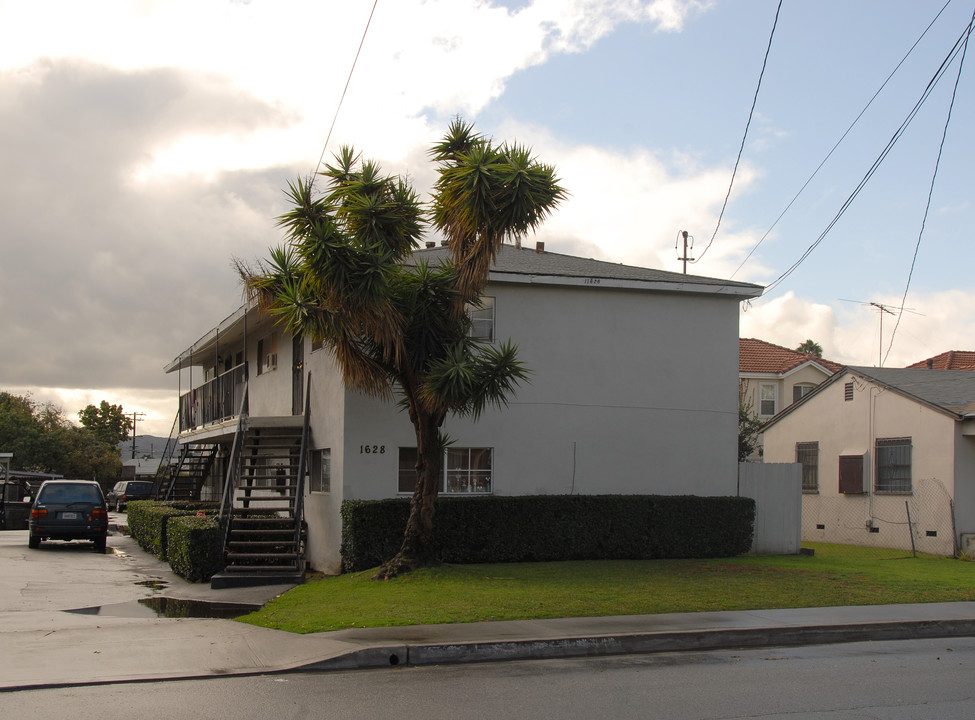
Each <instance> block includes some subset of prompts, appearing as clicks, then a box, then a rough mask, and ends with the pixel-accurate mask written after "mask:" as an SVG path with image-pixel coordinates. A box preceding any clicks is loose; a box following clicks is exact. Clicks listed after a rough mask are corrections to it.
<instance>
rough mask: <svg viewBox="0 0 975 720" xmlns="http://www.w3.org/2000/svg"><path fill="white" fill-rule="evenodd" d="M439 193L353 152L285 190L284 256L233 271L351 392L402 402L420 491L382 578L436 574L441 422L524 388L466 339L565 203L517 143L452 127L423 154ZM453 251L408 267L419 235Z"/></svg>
mask: <svg viewBox="0 0 975 720" xmlns="http://www.w3.org/2000/svg"><path fill="white" fill-rule="evenodd" d="M430 154H431V157H432V159H433V161H434V162H435V163H436V164H437V171H438V174H439V178H438V181H437V183H436V185H435V186H434V188H433V193H432V195H433V196H432V200H431V203H430V208H429V210H427V209H426V208H424V206H423V204H422V203H421V202H420V200H419V198H418V196H417V194H416V193H415V192H414V190H413V189H412V187H411V186H410V184H409V182H408V181H406V180H404V179H403V178H399V177H392V176H388V175H383V174H382V171H381V169H380V168H379V166H378V165H377V164H375V163H373V162H370V161H364V160H363V159H362V158H361V157H360V156H359V155H357V154H356V153H355V152H354V151H353V150H352V149H351V148H343V149H342V150H341V151H340V152H339V153H338V154H336V155H335V158H334V164H331V165H328V166H327V167H326V170H325V171H324V172H323V173H321V174H322V175H323V176H324V177H326V178H327V179H328V182H327V187H326V188H324V189H323V191H322V193H321V194H320V195H316V193H315V192H314V188H313V183H312V182H311V181H310V180H297V181H295V182H293V183H290V184H289V189H288V191H287V192H288V196H289V199H290V202H291V204H292V209H291V210H290V211H289V212H287V213H286V214H284V215H282V216H281V217H280V218H279V225H280V226H281V227H283V228H284V230H285V232H286V241H285V244H284V245H282V246H280V247H278V248H275V249H272V250H271V251H270V255H269V257H268V258H267V259H266V260H264V261H262V262H260V263H259V264H258V266H257V268H254V269H252V268H249V267H247V266H246V265H244V264H242V263H239V262H238V269H239V270H240V272H241V276H242V277H243V279H244V282H245V284H246V286H247V287H248V288H249V290H250V291H251V292H252V293H253V295H254V296H256V297H257V298H258V299H259V301H260V306H261V307H262V308H263V310H264V311H265V312H267V313H269V314H270V315H271V316H273V317H274V318H276V319H277V320H278V321H279V322H280V323H282V324H283V325H284V326H285V327H286V328H287V330H288V331H289V332H291V333H292V334H297V335H301V336H307V337H311V338H313V339H314V340H316V341H320V342H322V343H323V344H324V345H325V346H326V347H328V348H330V349H331V351H332V353H333V355H334V357H335V359H336V361H337V365H338V367H339V368H340V370H341V372H342V376H343V379H344V382H345V385H346V386H347V387H349V388H353V389H356V390H360V391H362V392H365V393H368V394H370V395H372V396H375V397H379V398H383V399H388V400H391V399H393V398H395V397H396V396H399V398H400V400H401V402H402V405H403V406H404V407H405V409H406V410H407V412H408V414H409V418H410V422H411V423H412V424H413V428H414V431H415V434H416V446H417V464H416V489H415V491H414V493H413V498H412V501H411V504H410V515H409V520H408V521H407V526H406V532H405V534H404V536H403V544H402V547H401V548H400V550H399V552H398V553H397V555H396V556H395V557H393V558H391V559H390V560H389V561H388V562H387V563H386V564H385V565H384V566H383V567H382V568H381V569H380V571H379V573H377V575H376V578H388V577H392V576H394V575H396V574H398V573H401V572H404V571H407V570H410V569H412V568H414V567H417V566H419V565H423V564H425V563H428V562H430V561H431V560H432V559H433V558H432V557H431V554H430V540H431V536H432V530H433V518H434V511H435V507H436V499H437V494H438V491H439V488H440V481H441V474H442V459H443V452H444V448H445V445H446V443H447V442H448V441H447V439H446V436H445V435H444V433H443V432H442V428H443V425H444V421H445V420H446V419H447V417H448V415H450V414H455V415H461V416H469V417H472V418H474V419H477V418H478V417H479V416H480V414H481V413H482V412H483V411H484V410H485V409H486V408H488V407H498V408H501V407H504V406H505V404H506V402H507V399H508V398H509V397H510V396H511V394H512V392H513V391H514V389H515V387H516V386H517V384H518V383H519V382H521V381H524V380H525V379H526V378H527V370H526V368H525V367H523V365H522V364H521V363H520V362H519V361H518V358H517V351H516V348H515V347H514V346H513V345H512V344H511V343H510V342H506V343H502V344H499V345H497V346H493V345H487V344H484V343H480V342H478V341H476V340H475V339H472V338H471V337H469V333H468V331H469V328H470V318H469V314H468V311H469V309H470V308H471V307H472V306H473V307H476V306H477V305H478V303H479V302H480V298H481V293H482V291H483V289H484V286H485V284H486V282H487V278H488V271H489V268H490V265H491V262H492V260H493V259H494V258H495V256H496V255H497V253H498V252H499V250H500V248H501V244H502V243H503V242H505V241H506V240H514V239H518V238H520V237H521V236H522V235H524V234H526V233H528V232H530V231H532V230H534V229H535V228H536V227H537V226H538V225H539V223H540V222H541V221H542V220H543V219H544V218H545V217H546V216H547V215H548V214H549V213H551V211H552V210H553V209H554V208H555V207H556V206H557V205H558V203H559V202H560V201H561V200H562V199H563V198H564V195H565V192H564V190H563V189H562V188H561V187H560V186H559V183H558V179H557V178H556V176H555V171H554V169H553V168H552V167H551V166H548V165H544V164H542V163H539V162H538V161H537V160H535V159H534V158H533V157H532V155H531V152H530V151H529V150H527V149H526V148H523V147H521V146H518V145H507V144H505V145H495V144H494V143H493V142H492V141H491V140H490V139H487V138H485V137H483V136H482V135H479V134H477V133H475V132H474V131H473V126H472V125H471V124H469V123H465V122H463V121H462V120H460V119H457V120H455V121H454V122H453V123H451V125H450V127H449V129H448V131H447V133H446V135H445V137H444V138H443V140H442V141H441V142H439V143H437V144H435V145H434V146H433V148H432V149H431V151H430ZM435 231H438V232H439V233H441V234H442V236H443V237H444V238H445V239H446V240H447V245H448V247H449V249H450V251H451V253H450V259H449V260H448V261H445V262H443V263H440V264H438V265H436V266H431V265H429V264H427V263H424V262H414V261H413V260H412V259H411V254H412V251H413V250H414V249H415V248H416V247H418V245H419V243H420V239H421V237H423V236H424V234H425V233H432V232H435Z"/></svg>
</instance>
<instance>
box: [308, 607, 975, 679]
mask: <svg viewBox="0 0 975 720" xmlns="http://www.w3.org/2000/svg"><path fill="white" fill-rule="evenodd" d="M951 637H975V619H973V620H917V621H896V622H877V623H867V624H845V625H821V626H784V627H771V628H768V627H765V628H746V629H729V630H708V631H704V632H702V631H685V632H657V633H633V634H627V635H597V636H589V637H573V638H551V639H534V640H511V641H491V642H470V643H443V644H426V645H389V646H382V647H371V648H365V649H362V650H354V651H352V652H349V653H346V654H344V655H341V656H338V657H334V658H331V659H328V660H322V661H319V662H314V663H309V664H307V665H302V666H300V667H296V668H293V669H292V670H291V671H323V672H325V671H331V670H358V669H368V668H381V667H395V666H398V665H405V666H414V667H418V666H423V665H454V664H463V663H478V662H501V661H512V660H550V659H557V658H575V657H601V656H610V655H646V654H654V653H664V652H679V651H685V652H686V651H707V650H731V649H748V648H762V647H799V646H803V645H831V644H840V643H853V642H867V641H884V640H920V639H933V638H951Z"/></svg>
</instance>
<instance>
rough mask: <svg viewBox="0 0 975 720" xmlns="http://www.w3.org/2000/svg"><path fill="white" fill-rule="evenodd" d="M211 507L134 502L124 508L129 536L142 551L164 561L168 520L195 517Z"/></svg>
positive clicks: (154, 501) (148, 501) (211, 505)
mask: <svg viewBox="0 0 975 720" xmlns="http://www.w3.org/2000/svg"><path fill="white" fill-rule="evenodd" d="M213 507H214V504H213V503H191V502H176V503H173V502H161V501H158V500H134V501H133V502H131V503H129V505H128V507H127V508H126V517H127V518H128V526H129V534H130V535H132V537H133V538H134V539H135V541H136V542H137V543H139V547H141V548H142V549H143V550H145V551H146V552H150V553H152V554H153V555H155V556H156V557H157V558H159V559H160V560H166V559H167V554H166V549H167V526H168V524H169V520H170V518H174V517H184V516H187V515H190V516H192V515H196V513H197V510H205V509H212V508H213Z"/></svg>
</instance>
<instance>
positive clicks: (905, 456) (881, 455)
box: [875, 437, 911, 493]
mask: <svg viewBox="0 0 975 720" xmlns="http://www.w3.org/2000/svg"><path fill="white" fill-rule="evenodd" d="M875 489H876V491H877V492H904V493H909V492H911V438H909V437H906V438H877V479H876V483H875Z"/></svg>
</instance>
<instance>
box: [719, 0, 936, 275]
mask: <svg viewBox="0 0 975 720" xmlns="http://www.w3.org/2000/svg"><path fill="white" fill-rule="evenodd" d="M951 2H952V0H948V1H947V2H946V3H945V4H944V6H942V8H941V9H940V10H939V11H938V14H937V15H935V16H934V19H933V20H931V22H930V23H928V26H927V27H926V28H925V29H924V32H922V33H921V34H920V35H919V36H918V38H917V40H915V41H914V44H913V45H911V48H910V49H909V50H908V51H907V53H906V54H905V55H904V57H902V58H901V60H900V62H899V63H897V65H896V67H894V69H893V70H892V71H891V72H890V75H888V76H887V79H886V80H884V82H883V83H882V84H881V86H880V87H879V88H877V92H875V93H874V94H873V97H871V98H870V100H869V101H867V104H866V105H864V106H863V109H862V110H861V111H860V113H859V114H858V115H857V116H856V117H855V118H854V119H853V122H852V123H850V127H848V128H847V129H846V132H844V133H843V134H842V135H841V136H840V139H839V140H837V141H836V144H835V145H833V147H832V148H831V149H830V151H829V152H828V153H826V157H824V158H823V161H822V162H821V163H819V165H818V166H817V167H816V169H815V170H813V173H812V175H810V176H809V177H808V178H807V179H806V182H804V183H803V184H802V187H801V188H799V192H797V193H796V194H795V195H794V196H793V198H792V200H790V201H789V204H788V205H786V206H785V210H783V211H782V212H781V213H779V216H778V217H777V218H775V222H773V223H772V225H771V227H769V229H768V230H766V231H765V234H764V235H762V237H761V239H760V240H759V241H758V242H757V243H755V245H754V246H752V249H751V250H749V251H748V254H747V255H746V256H745V259H744V260H742V261H741V264H740V265H739V266H738V267H737V269H735V271H734V272H733V273H731V277H730V278H729V279H734V277H735V275H737V274H738V271H739V270H741V269H742V267H744V265H745V263H746V262H748V258H750V257H751V256H752V254H754V252H755V251H756V250H758V247H759V245H761V244H762V243H763V242H765V238H767V237H768V236H769V235H770V234H771V232H772V231H773V230H774V229H775V226H776V225H778V224H779V220H781V219H782V218H783V217H785V214H786V213H787V212H789V210H790V209H791V208H792V206H793V205H794V204H795V202H796V200H798V199H799V196H800V195H802V193H803V191H804V190H805V189H806V188H807V187H808V186H809V183H811V182H812V180H813V178H815V177H816V175H818V174H819V171H820V170H822V169H823V166H824V165H825V164H826V162H827V161H828V160H829V159H830V158H831V157H832V156H833V153H834V152H836V148H838V147H839V146H840V144H841V143H842V142H843V141H844V140H845V139H846V136H847V135H849V134H850V132H851V131H852V130H853V128H854V127H855V126H856V124H857V123H858V122H860V118H862V117H863V115H864V113H866V112H867V110H868V109H869V108H870V106H871V105H873V101H874V100H876V99H877V96H879V95H880V93H881V92H883V90H884V88H885V87H887V83H889V82H890V80H891V78H893V77H894V75H895V74H896V73H897V71H898V70H900V68H901V65H903V64H904V62H905V61H906V60H907V58H909V57H910V56H911V53H913V52H914V50H915V48H917V46H918V45H919V44H920V42H921V40H923V39H924V36H925V35H927V34H928V31H929V30H930V29H931V28H932V27H933V26H934V24H935V23H936V22H937V21H938V18H939V17H941V14H942V13H943V12H944V11H945V8H947V7H948V5H950V4H951Z"/></svg>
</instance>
